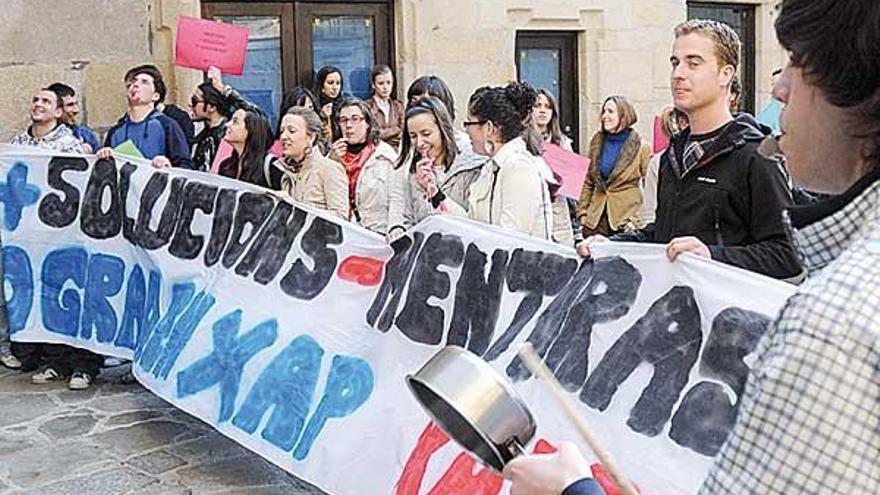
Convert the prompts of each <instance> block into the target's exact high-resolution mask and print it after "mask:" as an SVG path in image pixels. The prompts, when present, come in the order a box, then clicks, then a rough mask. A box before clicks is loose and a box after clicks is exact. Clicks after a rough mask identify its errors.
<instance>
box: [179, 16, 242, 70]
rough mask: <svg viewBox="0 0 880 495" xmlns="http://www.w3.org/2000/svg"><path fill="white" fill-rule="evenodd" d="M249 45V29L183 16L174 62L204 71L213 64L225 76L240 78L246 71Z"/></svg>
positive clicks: (181, 17) (180, 18)
mask: <svg viewBox="0 0 880 495" xmlns="http://www.w3.org/2000/svg"><path fill="white" fill-rule="evenodd" d="M247 43H248V28H247V27H244V26H236V25H234V24H228V23H224V22H215V21H209V20H205V19H199V18H196V17H186V16H180V17H179V18H178V19H177V39H176V40H175V46H174V63H175V64H176V65H178V66H180V67H189V68H192V69H199V70H202V71H207V70H208V67H210V66H212V65H213V66H216V67H217V68H219V69H220V71H221V72H222V73H223V74H231V75H234V76H237V75H240V74H241V73H242V71H243V70H244V59H245V56H246V55H247Z"/></svg>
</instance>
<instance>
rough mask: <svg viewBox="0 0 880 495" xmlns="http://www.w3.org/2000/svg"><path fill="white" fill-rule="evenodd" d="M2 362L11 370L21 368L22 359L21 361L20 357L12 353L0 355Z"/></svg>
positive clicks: (0, 361) (0, 362)
mask: <svg viewBox="0 0 880 495" xmlns="http://www.w3.org/2000/svg"><path fill="white" fill-rule="evenodd" d="M0 364H2V365H3V366H6V367H7V368H9V369H11V370H17V369H21V361H19V360H18V358H17V357H15V356H13V355H12V354H7V355H5V356H0Z"/></svg>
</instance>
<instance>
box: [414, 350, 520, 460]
mask: <svg viewBox="0 0 880 495" xmlns="http://www.w3.org/2000/svg"><path fill="white" fill-rule="evenodd" d="M406 383H407V385H408V386H409V389H410V390H411V391H412V393H413V394H414V395H415V396H416V399H417V400H418V401H419V403H421V405H422V407H423V408H424V409H425V411H427V413H428V415H429V416H431V418H432V419H433V420H434V421H435V422H436V423H437V425H438V426H440V428H441V429H442V430H443V431H444V432H445V433H446V434H447V435H449V436H450V437H451V438H452V439H453V440H455V442H457V443H458V444H459V445H461V446H462V447H464V448H465V449H467V450H468V451H470V452H471V453H472V454H473V455H474V456H476V457H477V458H478V459H479V460H480V461H482V463H483V464H485V465H486V466H488V467H490V468H492V469H494V470H495V471H498V472H501V471H502V470H503V469H504V465H505V464H507V462H509V461H510V460H511V459H513V458H514V457H516V456H518V455H520V454H522V453H523V446H524V445H526V444H528V443H529V441H531V440H532V438H533V437H534V436H535V419H534V417H533V416H532V413H531V412H529V410H528V408H527V407H526V405H525V403H523V401H522V400H521V399H520V398H519V397H518V396H517V395H516V392H514V390H513V388H511V386H510V385H509V384H508V382H507V381H506V380H505V379H504V378H502V377H501V376H499V375H498V373H496V372H495V370H494V369H492V367H491V366H489V364H488V363H487V362H485V361H483V360H482V359H481V358H480V357H478V356H476V355H475V354H473V353H471V352H468V351H467V350H465V349H463V348H461V347H457V346H447V347H444V348H443V349H441V350H440V351H439V352H438V353H437V354H435V355H434V356H433V357H431V359H429V360H428V362H426V363H425V364H424V366H422V368H421V369H420V370H419V371H418V372H416V373H415V374H414V375H407V377H406Z"/></svg>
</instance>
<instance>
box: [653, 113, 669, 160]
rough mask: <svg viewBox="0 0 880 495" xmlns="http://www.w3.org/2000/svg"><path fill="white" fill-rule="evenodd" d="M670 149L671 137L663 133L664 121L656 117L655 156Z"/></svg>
mask: <svg viewBox="0 0 880 495" xmlns="http://www.w3.org/2000/svg"><path fill="white" fill-rule="evenodd" d="M667 147H669V137H667V136H666V133H665V132H663V121H662V120H661V119H660V117H658V116H656V115H655V116H654V154H655V155H656V154H657V153H660V152H661V151H663V150H665V149H666V148H667Z"/></svg>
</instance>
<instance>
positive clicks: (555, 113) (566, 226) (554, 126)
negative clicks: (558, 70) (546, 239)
mask: <svg viewBox="0 0 880 495" xmlns="http://www.w3.org/2000/svg"><path fill="white" fill-rule="evenodd" d="M537 91H538V97H537V98H536V99H535V108H534V109H533V110H532V120H534V122H535V127H536V128H537V130H538V134H540V139H541V141H542V144H544V145H546V144H553V145H556V146H559V147H560V148H562V149H563V150H565V151H568V152H569V153H574V149H572V147H571V138H569V137H568V136H566V135H565V134H563V133H562V129H561V126H560V124H559V104H558V103H557V102H556V97H555V96H553V93H551V92H550V91H547V90H546V89H543V88H542V89H538V90H537ZM542 148H543V146H542ZM552 190H553V189H552V188H551V191H552ZM576 212H577V201H576V200H574V199H572V198H566V197H563V196H556V197H555V198H554V199H553V240H555V241H556V242H558V243H560V244H565V245H567V246H574V245H575V243H576V242H577V241H580V240H583V238H582V237H581V227H580V224H579V223H578V221H577V216H576Z"/></svg>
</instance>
